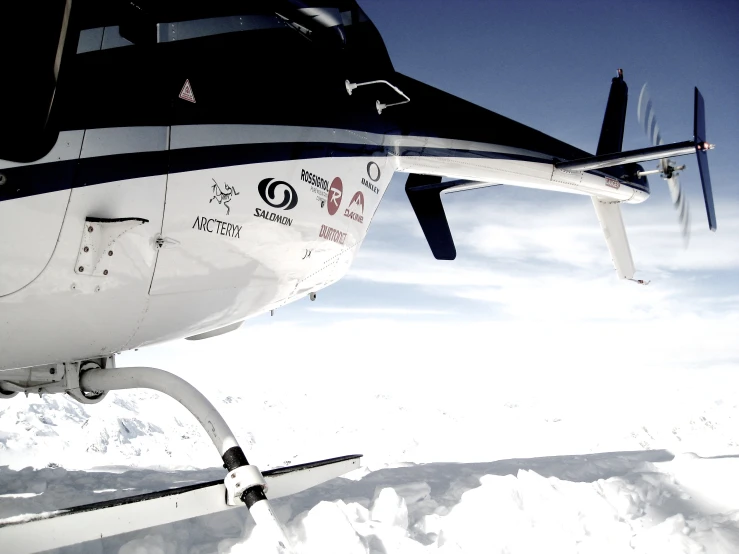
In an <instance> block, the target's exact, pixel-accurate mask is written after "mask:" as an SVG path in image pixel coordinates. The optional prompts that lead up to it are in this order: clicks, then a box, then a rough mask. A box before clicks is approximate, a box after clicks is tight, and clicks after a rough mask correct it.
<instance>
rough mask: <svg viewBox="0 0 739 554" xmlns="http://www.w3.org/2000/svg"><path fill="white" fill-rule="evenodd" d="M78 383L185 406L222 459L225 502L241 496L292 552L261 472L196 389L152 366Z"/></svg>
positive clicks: (97, 372) (96, 372)
mask: <svg viewBox="0 0 739 554" xmlns="http://www.w3.org/2000/svg"><path fill="white" fill-rule="evenodd" d="M79 382H80V388H81V389H82V390H83V391H87V392H93V391H109V390H121V389H138V388H145V389H154V390H157V391H159V392H161V393H164V394H166V395H168V396H171V397H172V398H174V399H175V400H177V401H178V402H179V403H180V404H182V405H183V406H184V407H185V408H187V409H188V410H189V411H190V413H191V414H192V415H194V416H195V417H196V418H197V420H198V421H199V422H200V424H201V425H202V426H203V428H204V429H205V431H206V432H207V433H208V436H209V437H210V439H211V440H212V441H213V444H214V445H215V447H216V448H217V449H218V453H219V454H220V455H221V458H223V466H224V467H225V468H226V469H227V470H228V475H226V479H225V482H224V484H225V486H226V502H227V503H228V504H229V505H234V504H236V502H237V499H241V501H242V502H243V503H244V504H246V507H247V509H248V510H249V512H250V513H251V515H252V517H253V518H254V521H255V522H256V524H257V525H260V526H263V527H264V528H266V529H268V530H269V531H270V532H271V533H272V535H273V536H274V539H275V543H276V546H277V552H278V553H280V554H290V553H292V551H293V550H292V547H291V545H290V542H289V541H288V538H287V535H286V533H285V529H284V528H283V526H282V524H281V523H280V521H279V520H278V519H277V517H276V516H275V514H274V512H273V511H272V508H271V507H270V505H269V502H268V500H267V496H266V494H265V492H266V489H267V485H266V483H265V481H264V478H263V477H262V474H261V472H260V471H259V469H258V468H257V467H256V466H253V465H250V464H249V462H248V461H247V459H246V455H245V454H244V451H243V450H242V449H241V447H240V446H239V444H238V442H237V441H236V438H235V437H234V435H233V433H232V432H231V429H230V428H229V427H228V424H227V423H226V421H225V420H224V419H223V417H221V414H219V413H218V411H217V410H216V409H215V407H214V406H213V404H211V403H210V401H209V400H208V399H207V398H206V397H205V396H204V395H203V394H202V393H201V392H200V391H198V390H197V389H196V388H195V387H193V386H192V385H191V384H190V383H188V382H187V381H185V380H184V379H181V378H180V377H177V376H176V375H173V374H172V373H169V372H167V371H164V370H162V369H157V368H154V367H125V368H118V369H91V370H88V371H85V372H83V373H81V374H80V380H79Z"/></svg>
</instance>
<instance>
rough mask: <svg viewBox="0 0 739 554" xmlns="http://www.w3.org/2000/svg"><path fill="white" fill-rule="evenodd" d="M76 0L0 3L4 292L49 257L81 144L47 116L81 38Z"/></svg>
mask: <svg viewBox="0 0 739 554" xmlns="http://www.w3.org/2000/svg"><path fill="white" fill-rule="evenodd" d="M42 4H43V5H42ZM70 5H71V2H70V1H69V0H67V1H65V0H54V1H49V2H30V1H29V2H7V3H3V4H2V5H0V21H2V22H3V23H6V25H3V32H1V33H0V52H2V56H3V58H2V59H3V63H2V68H1V71H2V86H0V121H2V132H0V296H6V295H8V294H11V293H13V292H15V291H17V290H19V289H21V288H23V287H24V286H26V285H27V284H29V283H30V282H32V281H33V280H34V279H35V278H36V277H37V276H38V275H39V274H40V273H41V272H42V271H43V270H44V268H45V267H46V264H47V263H48V261H49V259H50V258H51V255H52V254H53V252H54V248H55V246H56V243H57V239H58V237H59V233H60V230H61V228H62V223H63V221H64V214H65V211H66V208H67V203H68V201H69V196H70V189H71V188H72V181H73V178H74V172H75V167H76V165H77V159H78V158H79V155H80V151H81V148H82V135H83V131H64V132H61V133H59V132H58V130H56V129H55V128H54V126H53V125H50V124H49V121H50V120H51V119H52V118H51V117H50V110H51V106H52V100H53V98H54V95H55V90H56V85H57V77H58V75H59V71H60V70H59V68H60V67H61V66H63V62H62V61H61V60H62V52H65V57H64V59H65V60H66V59H67V57H66V56H67V54H66V52H68V51H69V48H72V47H73V46H74V45H75V44H74V43H76V35H75V34H74V33H73V32H70V31H69V30H68V25H67V23H68V21H69V13H70V12H69V9H70ZM29 25H31V26H32V27H33V32H30V30H29V29H30V28H29ZM70 45H71V46H70Z"/></svg>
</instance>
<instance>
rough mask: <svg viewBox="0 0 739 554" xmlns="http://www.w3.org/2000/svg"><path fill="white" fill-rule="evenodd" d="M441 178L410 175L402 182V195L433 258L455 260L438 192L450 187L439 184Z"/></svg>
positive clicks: (452, 244) (454, 251)
mask: <svg viewBox="0 0 739 554" xmlns="http://www.w3.org/2000/svg"><path fill="white" fill-rule="evenodd" d="M441 179H442V178H441V177H440V176H436V175H419V174H416V173H411V174H410V175H408V180H407V181H406V183H405V193H406V194H407V195H408V200H409V201H410V203H411V206H412V207H413V211H414V212H415V213H416V217H417V218H418V223H420V224H421V229H422V230H423V234H424V235H425V236H426V241H427V242H428V243H429V247H430V248H431V252H432V253H433V254H434V257H435V258H436V259H437V260H453V259H454V258H456V257H457V249H456V248H455V247H454V239H453V238H452V231H451V230H450V229H449V222H448V221H447V219H446V214H445V213H444V206H443V204H442V203H441V192H442V191H443V190H445V189H447V188H450V187H451V186H453V185H452V183H442V182H441Z"/></svg>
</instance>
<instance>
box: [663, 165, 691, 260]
mask: <svg viewBox="0 0 739 554" xmlns="http://www.w3.org/2000/svg"><path fill="white" fill-rule="evenodd" d="M667 186H668V187H669V189H670V196H671V197H672V204H673V206H675V209H676V210H677V215H678V220H679V221H680V229H681V231H682V235H683V242H684V245H685V248H687V247H688V243H689V242H690V206H689V204H688V199H687V198H686V196H685V194H684V193H683V189H682V188H681V187H680V180H679V178H678V176H677V173H675V174H674V175H673V176H672V177H670V178H669V179H667Z"/></svg>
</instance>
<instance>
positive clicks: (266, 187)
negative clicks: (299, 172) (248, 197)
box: [257, 177, 298, 210]
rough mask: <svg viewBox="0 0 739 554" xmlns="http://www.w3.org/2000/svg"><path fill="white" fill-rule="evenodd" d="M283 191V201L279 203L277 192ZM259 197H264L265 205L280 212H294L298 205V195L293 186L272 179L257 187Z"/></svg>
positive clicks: (265, 180) (268, 178) (267, 179)
mask: <svg viewBox="0 0 739 554" xmlns="http://www.w3.org/2000/svg"><path fill="white" fill-rule="evenodd" d="M278 189H281V190H282V192H283V196H282V200H280V201H277V200H276V196H277V190H278ZM257 191H259V196H261V197H262V200H264V202H265V204H267V205H268V206H270V207H272V208H276V209H280V210H292V209H293V208H294V207H295V206H297V205H298V193H297V192H295V189H294V188H293V187H292V185H290V184H288V183H286V182H285V181H275V180H274V179H273V178H272V177H267V178H266V179H263V180H262V181H261V182H260V183H259V185H258V186H257Z"/></svg>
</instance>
